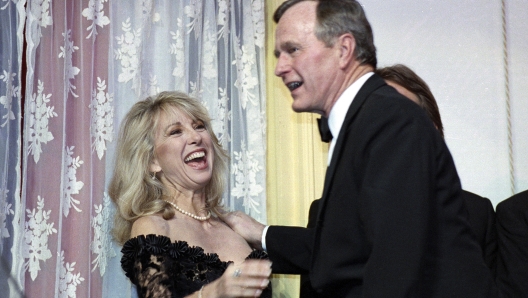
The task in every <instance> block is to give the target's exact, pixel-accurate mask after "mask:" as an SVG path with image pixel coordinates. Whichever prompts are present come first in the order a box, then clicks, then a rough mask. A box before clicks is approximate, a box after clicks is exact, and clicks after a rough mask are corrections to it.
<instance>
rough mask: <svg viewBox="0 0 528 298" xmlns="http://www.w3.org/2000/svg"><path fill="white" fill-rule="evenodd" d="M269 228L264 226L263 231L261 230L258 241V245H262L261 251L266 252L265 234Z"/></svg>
mask: <svg viewBox="0 0 528 298" xmlns="http://www.w3.org/2000/svg"><path fill="white" fill-rule="evenodd" d="M268 228H269V226H265V227H264V230H262V236H261V239H260V243H261V244H262V250H264V251H268V250H267V248H266V233H267V232H268Z"/></svg>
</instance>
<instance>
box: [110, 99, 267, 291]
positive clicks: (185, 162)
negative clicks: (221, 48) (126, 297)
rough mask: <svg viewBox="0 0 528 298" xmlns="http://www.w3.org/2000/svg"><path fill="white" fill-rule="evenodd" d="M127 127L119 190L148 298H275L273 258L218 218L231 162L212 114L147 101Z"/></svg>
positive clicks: (129, 259)
mask: <svg viewBox="0 0 528 298" xmlns="http://www.w3.org/2000/svg"><path fill="white" fill-rule="evenodd" d="M121 127H122V128H121V132H120V136H119V140H118V148H117V156H116V164H115V171H114V176H113V178H112V182H111V184H110V190H109V192H110V197H111V198H112V200H113V202H114V203H115V204H116V206H117V209H118V212H117V213H116V218H115V227H114V235H115V237H116V239H117V241H118V242H119V243H121V244H123V249H122V252H123V258H122V259H121V265H122V267H123V270H125V272H126V275H127V276H128V277H129V278H130V280H131V281H132V283H134V284H135V285H136V287H137V291H138V296H140V297H258V296H260V295H261V294H262V297H271V287H270V285H269V276H270V274H271V263H270V262H269V261H268V260H262V259H267V255H266V253H265V252H262V251H252V249H251V248H250V246H249V245H248V243H247V242H245V240H244V239H243V238H242V237H240V236H239V235H238V234H236V233H235V232H234V231H233V230H231V229H230V228H229V227H228V226H227V225H225V224H224V223H223V222H222V221H221V220H220V219H219V218H218V217H217V215H218V214H219V213H221V212H223V209H222V206H221V205H220V199H221V196H222V194H223V191H224V187H225V183H226V182H225V181H226V178H225V177H226V175H227V173H226V170H227V159H228V157H227V155H226V153H225V151H224V150H223V149H222V147H221V146H220V144H219V143H218V140H217V138H216V136H215V135H214V133H213V131H212V128H211V123H210V118H209V116H208V113H207V111H206V109H205V108H204V107H203V106H202V105H201V104H200V103H199V102H198V101H197V100H195V99H192V98H190V97H189V96H187V95H185V94H183V93H180V92H162V93H160V94H158V95H156V96H153V97H149V98H147V99H145V100H143V101H140V102H137V103H136V104H135V105H134V106H133V107H132V109H131V110H130V111H129V112H128V114H127V115H126V117H125V119H124V121H123V124H122V125H121ZM246 257H247V258H246ZM226 261H228V262H226Z"/></svg>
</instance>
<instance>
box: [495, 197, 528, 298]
mask: <svg viewBox="0 0 528 298" xmlns="http://www.w3.org/2000/svg"><path fill="white" fill-rule="evenodd" d="M496 209H497V211H496V212H497V241H498V247H499V249H498V254H497V286H498V287H499V290H500V292H501V293H502V294H503V296H504V297H512V298H513V297H528V190H525V191H523V192H521V193H518V194H516V195H514V196H512V197H510V198H508V199H506V200H504V201H502V202H500V203H499V204H498V205H497V208H496Z"/></svg>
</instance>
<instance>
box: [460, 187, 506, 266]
mask: <svg viewBox="0 0 528 298" xmlns="http://www.w3.org/2000/svg"><path fill="white" fill-rule="evenodd" d="M462 198H463V199H464V203H466V207H467V209H468V218H469V226H470V227H471V231H472V232H473V233H474V234H475V236H476V237H477V242H478V244H479V245H480V248H481V249H482V257H483V258H484V262H485V263H486V265H487V266H488V268H489V269H490V270H491V272H492V275H493V276H495V268H496V259H497V228H496V226H495V209H493V204H491V201H490V200H489V199H487V198H484V197H481V196H479V195H476V194H474V193H472V192H469V191H465V190H462Z"/></svg>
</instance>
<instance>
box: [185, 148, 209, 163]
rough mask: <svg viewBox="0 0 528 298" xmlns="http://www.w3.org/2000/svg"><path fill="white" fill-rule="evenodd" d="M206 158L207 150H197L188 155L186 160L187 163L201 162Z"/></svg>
mask: <svg viewBox="0 0 528 298" xmlns="http://www.w3.org/2000/svg"><path fill="white" fill-rule="evenodd" d="M204 160H205V151H197V152H193V153H191V154H190V155H189V156H187V157H186V158H185V160H184V161H185V163H191V162H201V161H204Z"/></svg>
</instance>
